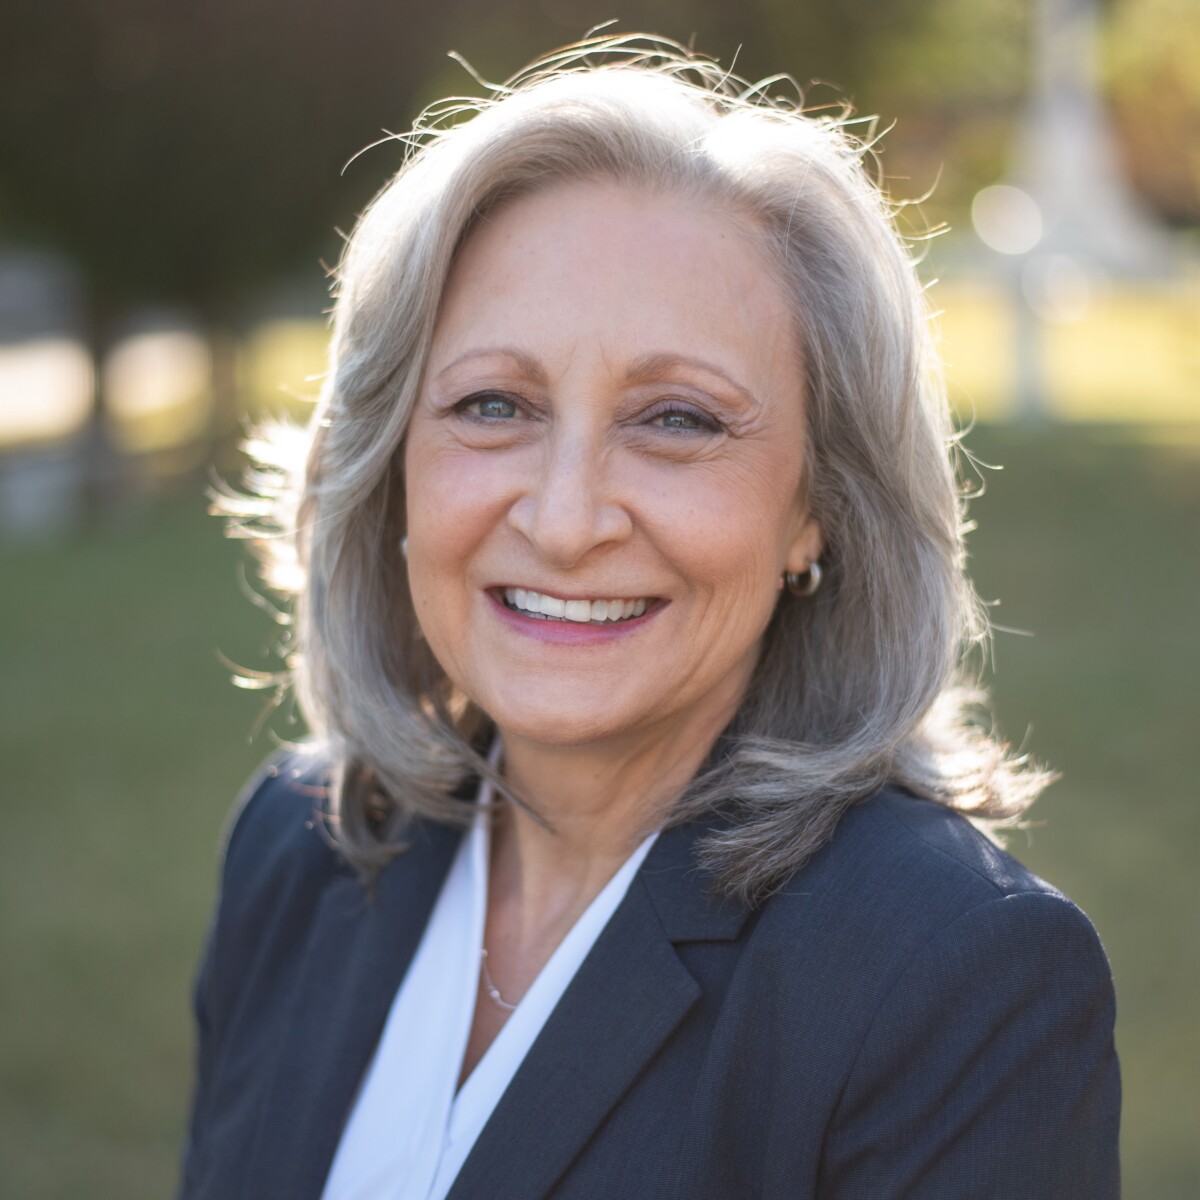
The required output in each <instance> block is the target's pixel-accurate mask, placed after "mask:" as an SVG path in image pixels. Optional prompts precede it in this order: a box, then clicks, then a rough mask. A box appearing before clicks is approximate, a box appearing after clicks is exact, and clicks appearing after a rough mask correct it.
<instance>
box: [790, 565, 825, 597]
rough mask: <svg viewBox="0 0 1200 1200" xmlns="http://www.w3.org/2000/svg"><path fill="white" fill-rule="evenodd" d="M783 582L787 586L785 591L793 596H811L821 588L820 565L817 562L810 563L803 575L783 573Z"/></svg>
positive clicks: (796, 572) (795, 572)
mask: <svg viewBox="0 0 1200 1200" xmlns="http://www.w3.org/2000/svg"><path fill="white" fill-rule="evenodd" d="M783 582H784V583H785V584H787V590H788V591H789V592H791V593H792V595H793V596H801V597H803V596H811V595H812V594H813V592H815V591H816V590H817V588H819V587H820V586H821V565H820V563H817V562H810V563H809V564H808V570H807V571H805V572H803V573H801V572H799V571H785V572H784V575H783Z"/></svg>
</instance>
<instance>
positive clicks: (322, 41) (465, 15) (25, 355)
mask: <svg viewBox="0 0 1200 1200" xmlns="http://www.w3.org/2000/svg"><path fill="white" fill-rule="evenodd" d="M2 15H3V35H2V36H0V578H2V581H3V582H2V586H0V698H2V701H3V721H0V753H2V760H0V780H2V782H0V788H2V789H3V790H2V792H0V795H2V797H3V817H4V837H3V840H2V841H0V898H2V908H0V958H2V961H3V962H4V971H3V973H2V974H0V1003H2V1004H3V1009H2V1010H0V1011H2V1015H3V1021H2V1022H0V1194H3V1195H4V1196H14V1197H17V1196H20V1197H54V1198H59V1197H61V1198H64V1200H65V1198H67V1197H79V1196H88V1197H90V1198H93V1200H104V1198H107V1197H113V1198H117V1197H120V1198H121V1200H137V1198H140V1197H147V1198H148V1197H160V1196H163V1195H166V1194H169V1193H170V1191H171V1189H172V1187H173V1179H174V1174H175V1163H176V1157H177V1153H178V1146H179V1140H180V1137H181V1130H182V1122H183V1114H184V1111H185V1107H186V1102H187V1089H188V1086H189V1079H190V1053H191V1029H190V1025H189V1016H188V1011H187V1002H188V1001H187V992H188V986H189V980H190V975H191V971H192V968H193V963H194V960H195V957H196V954H197V953H198V950H199V946H200V940H201V938H202V935H203V929H204V923H205V921H206V918H207V914H208V911H209V907H210V905H211V902H212V898H213V887H214V875H213V872H214V864H215V855H216V845H217V840H218V835H219V830H220V827H221V823H222V821H223V819H224V815H225V812H226V811H227V808H228V805H229V803H230V801H231V799H232V797H233V795H234V793H235V792H236V790H237V788H238V786H239V784H240V782H241V781H242V779H243V778H244V777H245V776H246V774H247V773H248V772H249V771H250V770H251V768H252V767H253V766H254V765H255V764H256V763H257V762H258V761H259V760H260V759H261V758H262V757H263V756H264V755H265V754H267V753H268V752H269V751H270V749H271V747H272V745H273V738H274V737H276V736H294V735H295V734H296V732H297V730H298V727H297V726H296V724H295V723H294V721H295V718H294V716H293V715H292V714H291V713H290V711H289V708H288V706H286V705H285V706H283V707H282V708H281V709H280V710H279V711H278V712H275V713H274V714H273V715H272V716H271V717H270V719H269V720H266V721H265V722H261V723H260V720H259V718H260V717H261V716H262V697H261V696H257V697H256V696H253V695H248V694H247V693H245V692H236V691H234V690H233V689H232V688H231V687H230V686H229V683H228V677H229V669H228V665H227V664H228V663H230V662H234V663H237V664H239V665H241V666H244V667H249V668H251V669H259V670H270V669H272V668H273V667H274V666H276V665H277V664H278V661H279V659H278V642H279V632H278V630H277V628H275V627H274V626H272V624H271V623H270V621H269V619H268V618H267V616H266V615H265V614H264V613H263V612H262V611H261V609H260V608H257V607H255V606H254V605H252V604H251V603H249V602H248V598H247V597H248V594H249V592H250V588H249V586H248V583H247V581H246V579H245V577H244V576H243V574H242V572H241V568H240V566H239V562H240V558H239V552H238V548H237V547H236V546H234V545H231V544H229V543H227V542H225V541H223V540H222V538H221V536H220V530H219V528H218V527H217V525H216V523H215V522H214V521H212V520H211V519H210V518H208V517H207V516H206V515H205V513H204V509H205V500H204V492H205V489H206V487H207V486H208V485H209V484H210V482H211V480H212V479H213V478H214V475H215V474H216V473H220V474H224V475H229V476H233V475H236V471H237V470H238V466H237V457H236V451H235V449H234V447H235V443H236V441H237V439H238V437H239V435H240V433H241V432H242V431H243V430H244V429H245V428H246V427H247V423H248V422H250V421H252V420H254V419H256V418H259V417H262V416H264V415H266V414H291V415H293V416H296V417H299V418H301V419H303V418H304V417H305V416H306V415H307V413H308V412H309V411H310V405H311V398H312V397H313V395H314V394H315V392H316V390H317V388H318V387H319V381H320V375H321V372H322V370H323V367H324V343H325V337H326V324H325V312H326V308H327V305H328V297H327V291H326V272H327V267H328V265H329V264H332V263H333V262H335V261H336V259H337V256H338V252H339V246H340V244H341V235H340V233H339V232H338V231H339V230H346V229H348V228H350V227H351V226H352V224H353V221H354V219H355V215H356V213H357V212H358V211H359V210H360V209H361V208H362V206H363V205H364V204H365V202H366V201H367V200H368V199H369V198H370V196H371V195H372V194H373V193H374V192H375V190H376V189H377V188H378V187H379V186H380V185H381V183H382V182H383V180H384V178H385V177H386V176H387V175H388V174H389V173H390V172H391V171H393V170H394V169H395V167H396V166H397V165H398V164H399V162H400V160H401V153H400V150H399V149H398V147H397V144H396V143H394V142H391V143H389V142H384V143H383V144H382V145H380V146H378V147H376V148H375V149H372V150H371V151H369V152H368V153H366V154H364V155H362V156H360V157H358V158H354V160H353V162H351V159H352V158H353V156H354V154H355V152H356V151H357V150H359V149H360V148H361V147H363V146H365V145H367V144H369V143H372V142H375V141H377V140H379V139H380V138H381V137H382V136H383V135H384V132H385V131H392V132H395V131H398V130H402V129H404V128H405V127H407V125H408V124H410V123H411V121H412V119H413V117H414V116H415V114H416V112H417V111H418V110H419V109H420V107H421V106H422V105H423V104H424V103H426V102H428V101H430V100H432V99H434V98H436V97H438V96H441V95H445V94H449V93H462V92H476V91H477V90H478V84H477V83H476V82H475V81H473V80H472V78H471V77H470V76H469V75H468V74H467V73H466V71H464V69H463V68H462V67H461V66H460V65H458V64H457V63H456V62H454V61H452V60H450V59H449V58H447V56H446V52H447V51H449V50H452V49H453V50H457V51H459V52H461V53H462V54H463V55H464V56H465V57H466V58H467V59H468V60H469V61H470V62H471V64H472V66H473V67H474V68H475V69H476V70H477V71H478V72H479V74H480V75H481V76H483V77H484V78H486V79H503V78H504V77H506V76H507V75H509V74H511V73H512V72H513V71H514V70H516V69H517V68H518V67H520V66H521V65H523V63H524V62H525V61H527V60H528V59H529V58H531V57H532V56H534V55H536V54H538V53H541V52H543V51H546V50H549V49H551V48H553V47H554V46H556V45H559V44H561V43H563V42H566V41H570V40H573V39H574V38H576V37H578V36H581V35H582V34H583V33H585V32H586V31H587V30H588V28H589V27H591V26H593V25H595V24H597V23H598V22H600V21H603V20H605V19H607V18H609V17H612V16H616V17H618V18H620V23H619V26H618V28H619V29H621V30H625V31H631V30H634V29H638V28H649V29H653V30H654V31H656V32H660V33H663V34H666V35H668V36H672V37H676V38H679V39H681V40H684V41H687V40H689V39H691V38H692V37H693V35H694V37H695V45H696V46H697V48H698V49H701V50H703V51H705V52H707V53H710V54H712V55H714V56H716V57H718V58H719V59H720V60H721V61H722V62H723V63H725V64H733V63H736V69H737V70H738V71H739V73H741V74H743V75H750V76H754V77H757V76H762V75H767V74H773V73H775V72H778V71H786V72H789V73H790V74H791V75H793V76H794V77H795V79H796V80H797V81H798V82H799V83H800V85H801V86H802V88H803V90H804V93H805V96H806V102H807V103H808V104H810V105H811V106H813V107H822V108H823V107H828V106H835V107H836V106H837V105H838V104H840V102H841V101H842V100H843V99H848V100H850V101H851V102H852V103H853V104H854V106H855V108H856V109H857V110H858V112H860V113H863V114H875V113H878V114H880V115H881V121H880V124H879V127H878V128H879V129H880V130H884V129H886V128H887V127H889V126H890V127H891V128H890V131H888V132H887V134H886V136H885V137H884V140H883V151H882V157H881V160H880V170H881V172H882V175H883V177H884V178H885V179H886V181H887V186H888V187H889V190H890V191H891V194H892V195H893V197H894V198H895V199H897V200H899V201H906V202H911V203H910V205H909V207H907V208H906V209H905V210H904V220H905V221H906V224H907V227H908V229H909V230H910V232H912V233H913V234H914V236H916V235H927V234H929V233H930V232H931V231H934V232H936V236H933V237H929V238H927V240H925V241H923V242H922V243H920V244H921V253H922V254H923V256H924V259H925V268H924V269H925V274H926V277H927V278H928V279H929V280H930V281H931V291H930V295H931V297H932V298H933V302H934V306H935V307H936V309H937V310H938V313H939V316H938V328H939V336H940V339H941V343H942V348H943V353H944V357H945V362H946V373H947V378H948V380H949V383H950V387H951V390H952V393H953V396H954V400H955V404H956V406H957V408H958V411H959V414H960V417H961V421H962V423H963V425H964V426H966V425H969V426H972V432H971V433H970V434H969V436H968V439H967V444H968V446H969V447H971V448H972V449H973V450H974V452H975V455H976V457H977V458H978V460H979V461H980V462H981V464H987V466H981V467H980V468H979V473H980V475H981V477H982V479H983V480H984V481H985V494H984V495H983V496H982V497H981V498H980V499H979V500H977V501H976V503H975V505H974V511H973V516H975V517H976V518H977V519H978V521H979V529H978V531H977V532H976V533H975V534H973V535H972V562H973V570H974V573H975V576H976V580H977V582H978V584H979V587H980V591H981V593H982V594H983V596H984V598H985V599H987V600H988V601H997V602H998V601H1001V600H1002V601H1003V603H1002V604H998V606H996V607H993V609H992V613H993V617H994V620H995V623H996V625H997V627H998V632H997V634H996V643H995V653H994V664H993V665H994V681H993V682H994V687H995V692H996V698H997V712H998V720H999V723H1000V725H1001V727H1002V728H1004V729H1005V730H1006V731H1007V732H1008V734H1009V736H1010V737H1011V738H1012V739H1013V740H1014V741H1016V742H1018V743H1022V744H1023V745H1025V746H1026V747H1027V748H1028V749H1029V750H1030V751H1031V752H1032V753H1033V754H1035V755H1036V756H1037V757H1039V758H1040V759H1042V760H1043V761H1046V762H1048V763H1050V764H1051V765H1053V766H1055V767H1056V768H1058V769H1059V770H1060V771H1061V772H1062V780H1061V782H1059V783H1058V784H1056V785H1055V787H1054V788H1053V789H1052V790H1051V792H1050V793H1049V794H1048V795H1047V797H1046V798H1045V800H1044V801H1043V802H1042V803H1041V805H1040V806H1039V810H1038V812H1037V825H1036V827H1035V828H1032V829H1030V830H1029V831H1027V832H1025V833H1023V834H1022V835H1021V836H1020V837H1019V838H1018V839H1017V841H1016V842H1015V844H1014V847H1013V848H1014V850H1015V852H1016V853H1017V854H1018V855H1019V856H1020V857H1022V858H1023V859H1024V860H1025V861H1027V862H1028V863H1030V864H1031V865H1032V866H1033V867H1034V868H1035V869H1036V870H1038V871H1039V872H1040V873H1042V874H1044V875H1045V876H1047V877H1048V878H1050V879H1051V880H1052V881H1053V882H1055V883H1057V884H1059V885H1060V886H1062V887H1063V888H1064V889H1065V890H1067V891H1069V892H1070V893H1071V895H1072V896H1074V897H1075V898H1076V899H1077V900H1078V901H1079V902H1080V903H1081V904H1082V905H1083V906H1084V908H1085V909H1086V910H1087V911H1088V912H1089V913H1090V914H1091V916H1092V918H1093V920H1094V921H1095V922H1096V924H1097V927H1098V928H1099V930H1100V933H1101V936H1102V937H1103V939H1104V941H1105V944H1106V946H1107V948H1108V950H1109V953H1110V956H1111V958H1112V961H1113V966H1114V971H1115V974H1116V978H1117V987H1118V997H1119V1001H1120V1009H1121V1011H1120V1023H1119V1044H1120V1050H1121V1053H1122V1058H1123V1064H1124V1074H1125V1085H1126V1121H1125V1131H1124V1141H1123V1155H1124V1161H1125V1180H1126V1193H1127V1194H1128V1195H1129V1196H1131V1197H1135V1198H1137V1200H1185V1198H1187V1200H1194V1197H1196V1196H1197V1195H1200V1138H1198V1137H1197V1133H1198V1132H1200V1082H1198V1081H1200V1034H1198V1033H1197V1016H1198V1011H1200V1010H1198V1009H1197V1003H1196V996H1197V995H1200V900H1198V899H1197V888H1196V886H1195V879H1196V870H1195V867H1194V854H1195V849H1194V848H1195V847H1196V846H1198V845H1200V815H1198V809H1200V796H1198V792H1200V788H1198V787H1197V779H1198V774H1200V773H1198V772H1197V769H1196V766H1195V763H1194V760H1193V758H1192V752H1193V748H1194V745H1195V743H1196V742H1197V739H1198V737H1200V704H1198V703H1197V700H1196V692H1197V680H1198V679H1200V633H1198V631H1197V630H1198V626H1200V621H1198V619H1197V618H1198V617H1200V401H1198V399H1197V396H1198V393H1200V238H1198V235H1197V225H1198V223H1200V5H1197V4H1196V3H1195V0H1108V2H1107V3H1105V2H1102V0H843V2H842V3H841V4H839V5H832V4H828V3H823V4H817V3H813V2H808V0H790V2H788V3H781V2H780V0H741V2H740V3H736V4H735V3H733V2H732V0H694V2H687V0H676V2H667V0H663V2H660V3H653V2H650V0H642V2H640V3H626V4H625V5H624V6H623V8H617V7H613V6H610V7H608V8H603V7H601V8H596V7H595V5H594V3H593V2H592V0H587V2H584V0H541V3H540V4H539V3H529V4H524V5H518V4H516V3H511V2H506V0H500V2H496V0H492V2H491V3H487V4H485V3H482V2H481V0H445V2H444V3H441V4H436V5H424V4H422V5H417V4H397V3H381V2H380V0H340V2H339V3H338V4H336V5H335V4H331V3H328V2H321V0H206V2H205V3H204V4H184V3H182V2H181V0H175V2H168V0H128V2H121V3H101V2H100V0H90V2H89V0H59V2H58V3H55V4H44V5H33V4H21V5H18V4H16V3H12V2H11V0H10V3H8V4H6V5H5V6H4V11H3V14H2ZM867 129H868V126H866V125H864V126H863V130H864V132H865V131H866V130H867ZM347 164H349V165H347ZM997 464H1003V467H1004V469H1003V471H994V470H991V469H989V466H994V465H997ZM260 724H261V728H259V726H260ZM256 729H258V730H259V731H258V732H257V735H256V736H255V737H253V738H252V737H251V734H252V732H254V731H255V730H256ZM798 1019H803V1018H802V1015H800V1014H798Z"/></svg>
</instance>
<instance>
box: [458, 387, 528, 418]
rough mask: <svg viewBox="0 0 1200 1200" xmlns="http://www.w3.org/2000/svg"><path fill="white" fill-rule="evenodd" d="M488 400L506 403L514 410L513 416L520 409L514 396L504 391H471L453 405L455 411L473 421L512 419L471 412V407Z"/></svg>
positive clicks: (518, 402)
mask: <svg viewBox="0 0 1200 1200" xmlns="http://www.w3.org/2000/svg"><path fill="white" fill-rule="evenodd" d="M488 401H500V402H501V403H502V404H507V405H509V406H510V407H511V408H513V409H514V410H515V411H514V413H513V416H515V415H516V413H517V412H519V411H520V408H521V404H520V401H518V400H517V398H516V397H515V396H510V395H508V394H507V393H506V392H492V391H487V392H473V393H472V394H471V395H470V396H464V397H463V399H461V400H460V401H459V402H458V403H457V404H456V405H455V406H454V408H455V411H456V412H459V413H461V414H462V415H463V416H465V417H468V418H470V419H471V420H474V421H482V422H485V423H487V424H491V423H493V422H495V421H503V420H512V417H485V416H484V415H483V413H480V412H473V411H472V408H473V406H474V405H476V404H483V403H486V402H488Z"/></svg>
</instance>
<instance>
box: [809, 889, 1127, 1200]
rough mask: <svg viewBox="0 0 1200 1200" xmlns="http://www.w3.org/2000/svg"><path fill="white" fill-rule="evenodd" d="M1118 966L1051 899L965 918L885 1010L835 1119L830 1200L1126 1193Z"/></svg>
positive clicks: (1079, 918) (990, 1199)
mask: <svg viewBox="0 0 1200 1200" xmlns="http://www.w3.org/2000/svg"><path fill="white" fill-rule="evenodd" d="M1114 1018H1115V1000H1114V995H1113V987H1112V977H1111V973H1110V971H1109V966H1108V961H1107V959H1106V958H1105V955H1104V951H1103V949H1102V948H1101V946H1100V942H1099V939H1098V938H1097V936H1096V933H1095V931H1094V929H1093V928H1092V926H1091V924H1090V923H1089V922H1088V920H1087V918H1086V917H1085V916H1084V915H1083V914H1082V913H1081V912H1080V911H1079V910H1078V909H1077V908H1076V907H1075V906H1074V905H1072V904H1071V903H1070V901H1068V900H1066V899H1065V898H1064V897H1062V896H1060V895H1058V894H1056V893H1053V892H1020V893H1017V894H1013V895H1007V896H1003V897H997V898H995V899H993V900H989V901H987V902H985V903H982V904H979V905H978V906H976V907H973V908H971V909H969V910H968V911H966V912H965V913H964V914H963V915H961V916H960V917H958V918H957V919H956V920H955V921H953V922H952V923H951V924H950V925H949V927H947V928H945V929H943V930H941V931H940V932H939V933H938V934H936V935H935V936H934V937H933V938H932V939H931V940H930V941H929V942H928V943H927V944H926V945H925V946H924V947H923V948H922V949H921V951H920V952H919V953H918V954H917V955H916V956H915V957H914V958H913V960H912V961H911V962H910V963H909V964H908V966H907V968H906V969H905V970H904V972H903V974H902V975H901V976H900V978H899V980H898V982H897V983H896V985H895V986H894V987H893V988H892V989H891V990H890V991H889V993H888V994H887V996H886V998H885V999H884V1001H883V1002H882V1004H881V1005H880V1007H879V1008H878V1010H877V1011H876V1013H875V1015H874V1017H873V1019H872V1022H871V1024H870V1026H869V1030H868V1032H867V1034H866V1037H865V1038H864V1040H863V1043H862V1045H861V1046H860V1048H859V1051H858V1054H857V1058H856V1060H855V1063H854V1066H853V1069H852V1071H851V1074H850V1076H849V1078H848V1081H847V1084H846V1087H845V1089H844V1091H843V1093H842V1096H841V1098H840V1101H839V1104H838V1107H837V1111H836V1113H835V1115H834V1118H833V1120H832V1122H831V1125H830V1128H829V1131H828V1134H827V1139H826V1145H825V1154H824V1155H823V1169H822V1175H821V1180H820V1186H819V1187H818V1190H817V1194H818V1197H819V1198H820V1200H917V1198H920V1200H961V1198H962V1197H965V1196H970V1197H972V1198H973V1200H1013V1198H1015V1197H1020V1198H1021V1200H1115V1198H1116V1197H1117V1196H1118V1195H1119V1192H1120V1183H1119V1174H1118V1157H1117V1155H1118V1152H1117V1131H1118V1121H1119V1110H1120V1080H1119V1075H1118V1068H1117V1059H1116V1053H1115V1050H1114V1045H1113V1025H1114Z"/></svg>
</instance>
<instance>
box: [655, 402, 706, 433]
mask: <svg viewBox="0 0 1200 1200" xmlns="http://www.w3.org/2000/svg"><path fill="white" fill-rule="evenodd" d="M663 417H687V418H688V419H689V420H691V421H695V422H696V424H697V425H698V426H699V428H698V429H680V428H678V427H674V428H672V427H670V426H666V425H660V426H659V428H660V429H665V430H667V431H669V432H671V433H720V432H721V430H722V426H721V423H720V422H719V421H718V420H717V419H716V418H715V417H713V416H711V415H710V414H708V413H706V412H705V411H704V410H703V409H700V408H693V407H692V406H691V405H690V404H681V403H680V402H679V401H678V400H670V401H667V403H666V404H664V405H663V406H662V407H661V408H658V409H656V410H653V411H651V412H649V413H646V414H645V420H647V421H658V420H661V419H662V418H663Z"/></svg>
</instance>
